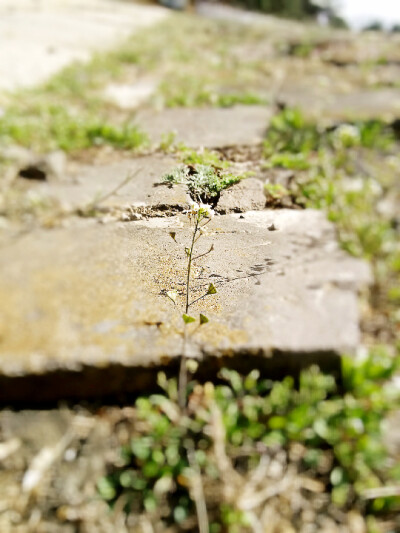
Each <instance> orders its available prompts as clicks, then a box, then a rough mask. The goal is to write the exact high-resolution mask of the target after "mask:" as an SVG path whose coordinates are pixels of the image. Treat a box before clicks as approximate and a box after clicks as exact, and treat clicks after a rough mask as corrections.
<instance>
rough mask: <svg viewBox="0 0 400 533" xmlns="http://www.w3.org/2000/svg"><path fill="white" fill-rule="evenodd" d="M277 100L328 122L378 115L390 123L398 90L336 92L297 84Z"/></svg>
mask: <svg viewBox="0 0 400 533" xmlns="http://www.w3.org/2000/svg"><path fill="white" fill-rule="evenodd" d="M278 100H279V101H280V102H281V103H284V104H285V105H288V106H292V107H300V108H301V110H302V111H303V112H304V114H305V115H306V116H308V117H310V118H312V119H315V120H316V119H318V120H319V122H320V123H321V124H325V123H327V122H328V123H329V122H340V121H351V120H369V119H375V118H377V117H379V119H380V120H384V121H387V122H391V121H394V120H396V119H397V118H398V117H399V116H400V89H392V88H385V89H375V90H352V91H348V92H343V93H335V92H332V90H330V89H328V88H326V87H325V88H319V89H318V87H315V86H314V88H313V89H311V88H310V87H309V86H307V85H304V84H302V83H300V84H299V85H298V86H296V88H295V89H293V88H292V86H290V88H288V89H285V88H283V89H282V91H281V92H280V94H279V95H278Z"/></svg>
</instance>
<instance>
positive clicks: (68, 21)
mask: <svg viewBox="0 0 400 533" xmlns="http://www.w3.org/2000/svg"><path fill="white" fill-rule="evenodd" d="M167 13H168V11H167V10H166V9H163V8H162V7H160V6H156V5H154V6H150V5H142V4H136V3H135V4H133V3H130V2H129V3H128V2H122V1H118V0H89V1H84V0H68V1H67V0H30V1H28V0H13V1H12V2H11V1H9V0H4V1H2V2H1V5H0V48H1V50H2V54H1V57H0V90H15V89H19V88H22V87H33V86H35V85H37V84H39V83H41V82H43V81H45V80H46V79H47V78H49V77H50V76H51V75H52V74H55V73H56V72H58V71H59V70H61V69H62V68H63V67H65V66H66V65H68V64H69V63H71V62H73V61H76V60H79V61H87V60H88V59H90V57H91V54H92V53H93V52H94V51H101V50H105V49H107V48H110V47H112V46H114V45H116V44H118V43H119V42H120V41H121V40H123V39H124V38H126V37H128V36H129V35H131V34H132V33H133V32H134V31H135V30H137V29H139V28H143V27H146V26H149V25H151V24H154V23H156V22H158V21H159V20H161V19H162V18H164V17H165V16H166V14H167Z"/></svg>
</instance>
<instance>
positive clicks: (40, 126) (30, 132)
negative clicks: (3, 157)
mask: <svg viewBox="0 0 400 533" xmlns="http://www.w3.org/2000/svg"><path fill="white" fill-rule="evenodd" d="M0 139H1V140H2V142H4V143H7V142H9V143H17V144H20V145H22V146H28V147H30V148H34V149H36V150H38V151H44V150H51V149H55V148H61V149H62V150H65V151H67V152H71V151H74V150H81V149H84V148H88V147H90V146H98V145H102V144H109V145H111V146H114V147H116V148H124V149H136V148H139V147H143V146H145V145H146V144H147V143H148V137H147V136H146V135H145V134H144V133H143V132H141V131H140V130H139V128H138V127H137V126H136V125H132V124H130V123H126V124H122V125H117V124H114V123H112V122H111V121H109V120H107V119H106V118H104V117H101V116H98V115H97V114H96V113H92V112H90V111H89V112H85V111H81V110H79V109H74V108H71V109H66V108H65V107H64V106H60V105H52V104H50V105H41V106H35V107H34V108H33V109H28V111H27V112H26V113H24V114H21V113H20V112H19V111H18V110H16V109H15V108H10V109H8V110H7V111H6V112H5V114H4V115H3V116H2V117H0Z"/></svg>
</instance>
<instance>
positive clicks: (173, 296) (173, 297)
mask: <svg viewBox="0 0 400 533" xmlns="http://www.w3.org/2000/svg"><path fill="white" fill-rule="evenodd" d="M167 296H168V298H169V299H170V300H172V301H173V302H174V304H176V298H177V296H178V293H177V292H176V291H175V290H173V291H168V292H167Z"/></svg>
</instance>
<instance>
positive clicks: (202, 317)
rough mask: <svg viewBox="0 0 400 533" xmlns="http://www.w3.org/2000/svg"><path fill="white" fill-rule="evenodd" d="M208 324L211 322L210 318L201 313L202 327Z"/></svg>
mask: <svg viewBox="0 0 400 533" xmlns="http://www.w3.org/2000/svg"><path fill="white" fill-rule="evenodd" d="M207 322H209V320H208V318H207V317H206V316H205V315H202V314H201V313H200V326H201V325H203V324H207Z"/></svg>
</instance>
